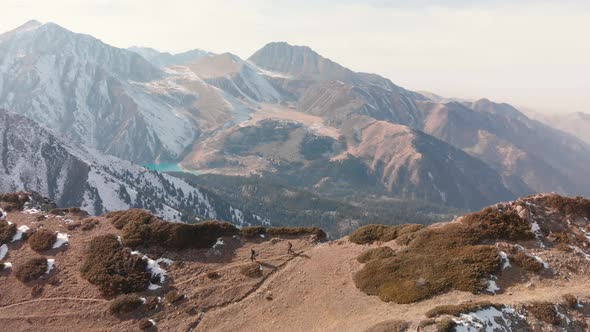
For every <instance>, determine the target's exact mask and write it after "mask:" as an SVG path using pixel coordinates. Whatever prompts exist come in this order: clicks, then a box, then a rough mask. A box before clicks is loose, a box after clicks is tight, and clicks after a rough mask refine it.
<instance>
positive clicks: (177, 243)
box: [121, 220, 239, 249]
mask: <svg viewBox="0 0 590 332" xmlns="http://www.w3.org/2000/svg"><path fill="white" fill-rule="evenodd" d="M238 232H239V230H238V229H237V228H236V227H235V226H234V225H232V224H230V223H227V222H216V221H207V222H202V223H198V224H184V223H175V222H167V221H161V220H151V221H149V222H147V223H145V222H144V221H130V222H127V223H126V224H125V226H124V227H123V230H122V232H121V239H122V241H123V243H124V244H125V245H126V246H129V247H131V248H136V247H140V246H145V247H149V246H162V247H165V248H169V249H187V248H195V249H204V248H210V247H211V246H213V245H214V244H215V242H216V241H217V239H218V238H220V237H224V236H233V235H236V234H238Z"/></svg>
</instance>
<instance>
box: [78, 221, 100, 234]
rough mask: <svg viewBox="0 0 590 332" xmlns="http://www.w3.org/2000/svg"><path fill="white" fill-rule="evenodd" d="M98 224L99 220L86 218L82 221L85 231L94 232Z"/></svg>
mask: <svg viewBox="0 0 590 332" xmlns="http://www.w3.org/2000/svg"><path fill="white" fill-rule="evenodd" d="M98 223H99V221H98V219H94V218H86V219H84V220H82V230H83V231H89V230H92V229H94V228H95V227H96V225H98Z"/></svg>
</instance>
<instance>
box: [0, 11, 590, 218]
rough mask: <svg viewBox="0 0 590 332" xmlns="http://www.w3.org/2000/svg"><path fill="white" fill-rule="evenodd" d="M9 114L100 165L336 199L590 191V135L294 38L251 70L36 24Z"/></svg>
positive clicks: (226, 59)
mask: <svg viewBox="0 0 590 332" xmlns="http://www.w3.org/2000/svg"><path fill="white" fill-rule="evenodd" d="M0 107H2V108H4V109H7V110H9V111H10V112H14V113H18V114H21V115H23V116H25V117H27V118H29V119H31V120H34V121H36V122H37V123H39V124H41V125H42V126H45V127H48V128H51V129H52V130H54V131H55V132H56V134H57V135H60V136H61V137H65V138H66V140H70V141H73V142H76V143H77V144H81V145H84V146H87V147H89V148H91V149H94V150H97V151H99V152H100V153H101V154H102V155H112V156H114V157H117V158H120V159H126V160H128V161H130V162H133V163H138V164H147V163H149V164H157V163H171V164H179V165H180V166H182V167H184V168H185V169H188V170H192V171H195V172H198V173H204V174H218V175H223V176H229V175H232V176H252V175H254V174H256V175H259V176H264V177H266V178H268V179H274V180H276V181H277V182H278V183H281V185H287V186H291V187H293V188H297V189H298V190H304V191H308V192H310V193H313V194H317V195H322V196H324V197H326V198H334V199H344V200H347V201H355V200H356V199H357V198H358V197H369V196H370V197H375V198H376V199H379V197H387V198H396V199H402V200H410V201H425V202H432V203H434V204H439V205H445V206H450V207H454V208H460V209H477V208H480V207H483V206H486V205H489V204H492V203H495V202H497V201H505V200H511V199H513V198H515V197H516V196H520V195H527V194H532V193H536V192H546V191H555V192H559V193H564V194H584V195H590V168H588V167H587V165H588V164H589V163H590V145H589V144H588V142H584V141H583V137H582V139H580V138H576V137H574V136H573V135H570V134H567V133H565V132H563V131H561V130H559V129H554V128H552V127H550V126H548V125H546V124H543V123H541V122H539V121H536V120H532V119H530V118H529V117H527V116H526V115H525V114H523V113H521V112H520V111H519V110H517V109H516V108H514V107H512V106H510V105H507V104H500V103H495V102H492V101H489V100H486V99H482V100H477V101H465V100H456V99H447V98H444V97H440V96H436V95H433V94H428V93H418V92H413V91H409V90H407V89H404V88H402V87H399V86H397V85H396V84H394V83H393V82H391V81H390V80H389V79H386V78H384V77H381V76H379V75H375V74H368V73H359V72H354V71H352V70H349V69H347V68H345V67H343V66H341V65H339V64H337V63H335V62H333V61H331V60H329V59H327V58H324V57H322V56H321V55H319V54H318V53H316V52H315V51H313V50H312V49H310V48H309V47H305V46H293V45H289V44H287V43H284V42H279V43H270V44H268V45H266V46H264V47H263V48H262V49H260V50H259V51H257V52H256V53H254V54H253V55H252V56H251V57H250V58H248V59H247V60H243V59H240V58H239V57H238V56H236V55H233V54H231V53H224V54H213V53H210V52H206V51H202V50H194V51H189V52H186V53H182V54H177V55H173V54H170V53H165V52H159V51H156V50H153V49H149V48H142V47H132V48H129V49H119V48H115V47H112V46H109V45H107V44H105V43H103V42H101V41H99V40H98V39H96V38H94V37H91V36H88V35H81V34H77V33H74V32H71V31H68V30H67V29H64V28H62V27H60V26H58V25H56V24H53V23H47V24H41V23H39V22H35V21H32V22H28V23H26V24H25V25H23V26H21V27H19V28H17V29H15V30H13V31H10V32H7V33H5V34H2V35H0ZM561 129H565V128H561ZM105 158H111V157H105ZM134 167H135V166H134ZM50 178H51V177H50ZM356 201H358V200H356ZM68 203H69V205H73V204H72V203H70V202H68Z"/></svg>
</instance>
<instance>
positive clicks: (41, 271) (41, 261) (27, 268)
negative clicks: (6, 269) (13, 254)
mask: <svg viewBox="0 0 590 332" xmlns="http://www.w3.org/2000/svg"><path fill="white" fill-rule="evenodd" d="M46 272H47V259H45V258H44V257H35V258H31V259H29V260H28V261H26V262H24V263H23V264H21V265H18V266H17V268H16V270H15V271H14V275H15V276H16V278H17V279H18V280H20V281H21V282H30V281H33V280H37V279H39V278H41V277H42V276H43V275H45V273H46Z"/></svg>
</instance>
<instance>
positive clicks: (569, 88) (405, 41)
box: [0, 0, 590, 112]
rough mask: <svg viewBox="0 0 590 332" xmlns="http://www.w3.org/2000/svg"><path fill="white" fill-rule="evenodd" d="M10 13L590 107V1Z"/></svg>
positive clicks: (189, 2)
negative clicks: (289, 50) (288, 52)
mask: <svg viewBox="0 0 590 332" xmlns="http://www.w3.org/2000/svg"><path fill="white" fill-rule="evenodd" d="M515 3H516V4H515ZM0 13H2V14H1V15H2V20H0V30H2V31H5V30H10V29H12V28H14V27H16V26H18V25H20V24H22V23H24V22H25V21H27V20H29V19H33V18H34V19H38V20H40V21H42V22H55V23H58V24H60V25H62V26H64V27H66V28H68V29H70V30H74V31H76V32H83V33H87V34H91V35H93V36H95V37H97V38H99V39H101V40H103V41H104V42H106V43H109V44H112V45H115V46H118V47H127V46H131V45H142V46H150V47H154V48H157V49H160V50H166V51H172V52H178V51H184V50H188V49H191V48H201V49H206V50H209V51H213V52H226V51H230V52H232V53H235V54H237V55H239V56H241V57H244V58H247V57H248V56H249V55H250V54H252V53H253V52H254V51H256V50H257V49H258V48H260V47H262V46H263V45H264V44H266V43H267V42H270V41H287V42H290V43H293V44H298V45H308V46H310V47H312V48H314V49H315V50H316V51H318V52H319V53H320V54H322V55H324V56H326V57H328V58H331V59H332V60H335V61H337V62H339V63H340V64H342V65H344V66H347V67H349V68H351V69H353V70H356V71H367V72H375V73H379V74H381V75H383V76H385V77H387V78H390V79H391V80H393V81H394V82H395V83H397V84H399V85H401V86H404V87H406V88H409V89H413V90H428V91H432V92H435V93H438V94H441V95H444V96H448V97H451V96H453V97H462V98H478V97H487V98H490V99H494V100H497V101H505V102H510V103H513V104H516V105H523V106H527V107H530V108H534V109H537V110H546V111H562V112H567V111H584V112H590V109H588V105H590V92H589V90H590V38H589V37H588V35H589V33H590V0H554V1H543V0H511V1H508V0H497V1H494V0H481V1H476V0H472V1H467V0H446V1H445V0H440V1H433V0H405V1H402V0H364V1H359V0H339V1H336V0H289V1H287V0H210V1H200V0H51V1H47V0H1V1H0Z"/></svg>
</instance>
